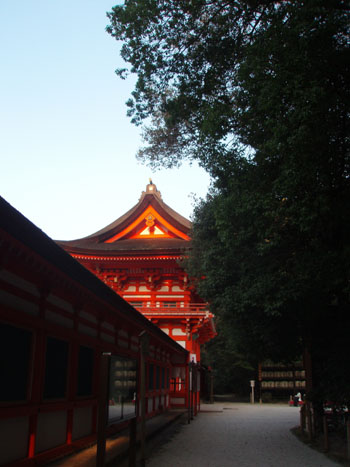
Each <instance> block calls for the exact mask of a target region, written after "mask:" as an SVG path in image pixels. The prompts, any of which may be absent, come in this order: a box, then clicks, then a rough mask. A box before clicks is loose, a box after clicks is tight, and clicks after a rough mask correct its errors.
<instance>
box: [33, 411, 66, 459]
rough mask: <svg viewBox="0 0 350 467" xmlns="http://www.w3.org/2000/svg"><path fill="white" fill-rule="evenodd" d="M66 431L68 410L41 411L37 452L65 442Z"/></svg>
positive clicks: (36, 445)
mask: <svg viewBox="0 0 350 467" xmlns="http://www.w3.org/2000/svg"><path fill="white" fill-rule="evenodd" d="M66 432H67V412H66V411H61V412H43V413H39V415H38V427H37V437H36V444H35V452H36V453H38V452H41V451H45V450H46V449H50V448H54V447H55V446H60V445H61V444H65V442H66Z"/></svg>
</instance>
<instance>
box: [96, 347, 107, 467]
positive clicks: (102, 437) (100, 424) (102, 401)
mask: <svg viewBox="0 0 350 467" xmlns="http://www.w3.org/2000/svg"><path fill="white" fill-rule="evenodd" d="M109 361H110V354H103V355H101V364H100V381H99V383H100V384H99V394H98V418H97V452H96V466H97V467H103V466H104V465H105V453H106V426H107V418H108V381H109Z"/></svg>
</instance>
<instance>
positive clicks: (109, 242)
mask: <svg viewBox="0 0 350 467" xmlns="http://www.w3.org/2000/svg"><path fill="white" fill-rule="evenodd" d="M190 229H191V222H190V221H189V220H187V219H185V218H184V217H183V216H181V215H180V214H179V213H177V212H176V211H174V210H173V209H172V208H171V207H169V206H168V205H167V204H165V203H164V201H163V200H162V196H161V193H160V192H159V191H158V190H157V187H156V185H155V184H154V183H153V182H152V181H151V180H150V183H149V184H148V185H147V186H146V191H144V192H142V194H141V197H140V200H139V202H138V203H137V204H136V205H135V206H134V207H133V208H131V209H130V210H129V211H128V212H126V213H125V214H124V215H122V216H121V217H119V218H118V219H117V220H116V221H114V222H113V223H112V224H110V225H108V226H107V227H104V228H103V229H101V230H99V231H98V232H96V233H94V234H92V235H89V236H87V237H85V238H81V239H77V240H72V241H58V242H57V243H58V244H59V245H60V246H61V247H62V248H64V249H65V250H66V251H67V252H68V253H69V254H70V255H72V256H73V258H75V259H76V260H77V261H79V262H80V263H81V264H83V265H84V266H85V267H86V268H87V269H89V270H90V271H91V272H92V273H93V274H95V275H96V276H97V277H98V278H100V279H101V280H102V281H103V282H104V283H105V284H107V285H108V286H109V287H110V288H112V289H113V290H115V291H116V292H117V293H118V294H119V295H120V296H121V297H123V298H124V299H125V300H127V301H128V302H129V303H130V304H131V305H132V306H133V307H135V308H136V309H137V310H139V311H140V312H141V313H142V314H143V315H144V316H145V317H146V318H148V319H149V320H150V321H151V322H152V323H154V324H156V325H157V326H158V327H159V328H160V329H161V330H162V331H164V332H165V333H166V334H168V335H169V336H170V337H172V338H173V339H174V340H175V341H176V342H177V343H178V344H180V345H182V346H183V347H184V348H185V349H186V350H188V351H189V352H190V359H191V361H194V362H199V361H200V347H201V345H202V344H204V343H205V342H207V341H209V340H210V339H212V338H213V337H214V336H215V335H216V331H215V327H214V321H213V315H212V313H211V312H210V311H209V309H208V306H207V304H206V303H204V301H203V300H202V299H201V298H200V297H199V296H198V295H197V293H196V291H195V289H194V288H193V286H192V285H191V281H190V278H189V277H188V275H187V273H186V272H185V270H184V268H183V266H182V261H183V259H184V258H185V257H186V256H187V255H188V251H189V249H190V248H191V238H190Z"/></svg>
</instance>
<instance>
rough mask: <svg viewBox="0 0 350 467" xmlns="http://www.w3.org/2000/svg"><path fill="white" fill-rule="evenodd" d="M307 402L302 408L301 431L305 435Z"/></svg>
mask: <svg viewBox="0 0 350 467" xmlns="http://www.w3.org/2000/svg"><path fill="white" fill-rule="evenodd" d="M305 408H306V407H305V404H304V405H302V406H301V408H300V431H301V434H302V435H303V434H304V432H305Z"/></svg>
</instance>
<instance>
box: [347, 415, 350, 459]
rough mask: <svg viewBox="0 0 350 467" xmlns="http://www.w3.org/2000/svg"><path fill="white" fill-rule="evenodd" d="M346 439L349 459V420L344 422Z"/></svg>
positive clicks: (349, 457)
mask: <svg viewBox="0 0 350 467" xmlns="http://www.w3.org/2000/svg"><path fill="white" fill-rule="evenodd" d="M346 440H347V448H348V449H347V454H348V459H349V460H350V420H348V421H347V422H346Z"/></svg>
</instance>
